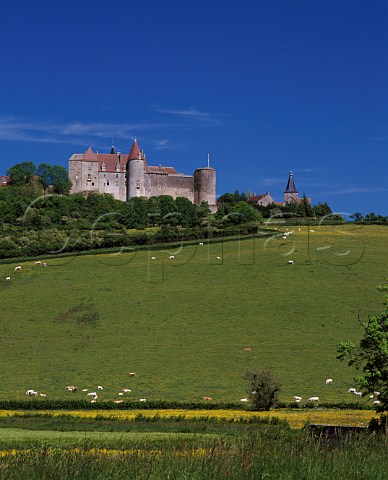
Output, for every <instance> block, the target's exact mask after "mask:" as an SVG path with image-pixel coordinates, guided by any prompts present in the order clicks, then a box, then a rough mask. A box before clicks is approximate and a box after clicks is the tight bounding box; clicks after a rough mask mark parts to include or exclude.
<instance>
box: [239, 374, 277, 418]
mask: <svg viewBox="0 0 388 480" xmlns="http://www.w3.org/2000/svg"><path fill="white" fill-rule="evenodd" d="M244 380H247V381H248V382H249V389H248V395H249V397H250V399H251V400H252V403H253V405H254V407H255V409H256V410H266V411H268V410H269V409H270V408H271V407H274V406H275V405H276V403H277V401H278V396H279V392H280V388H281V384H280V382H279V380H278V378H277V377H276V376H275V374H274V373H273V372H272V370H271V369H270V368H263V369H261V370H259V371H257V370H247V372H246V373H245V375H244Z"/></svg>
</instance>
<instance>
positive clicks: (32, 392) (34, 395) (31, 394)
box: [26, 389, 38, 397]
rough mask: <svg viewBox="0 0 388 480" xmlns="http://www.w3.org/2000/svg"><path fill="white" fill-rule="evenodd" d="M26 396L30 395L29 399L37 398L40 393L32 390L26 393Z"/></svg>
mask: <svg viewBox="0 0 388 480" xmlns="http://www.w3.org/2000/svg"><path fill="white" fill-rule="evenodd" d="M26 395H28V396H29V397H36V395H38V392H36V391H35V390H32V389H31V390H27V391H26Z"/></svg>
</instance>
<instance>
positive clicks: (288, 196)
mask: <svg viewBox="0 0 388 480" xmlns="http://www.w3.org/2000/svg"><path fill="white" fill-rule="evenodd" d="M302 200H303V198H299V196H298V190H297V189H296V186H295V181H294V175H293V173H292V170H290V174H289V176H288V181H287V186H286V189H285V191H284V194H283V201H281V202H275V201H274V199H273V198H272V197H271V195H270V194H269V192H267V193H264V194H262V195H256V194H255V195H253V196H252V197H249V198H248V202H249V203H257V204H258V205H261V206H262V207H266V206H268V205H271V204H274V205H276V206H278V207H284V206H285V205H289V204H291V203H295V204H296V205H299V204H300V203H302ZM306 200H307V202H308V203H309V204H311V198H306Z"/></svg>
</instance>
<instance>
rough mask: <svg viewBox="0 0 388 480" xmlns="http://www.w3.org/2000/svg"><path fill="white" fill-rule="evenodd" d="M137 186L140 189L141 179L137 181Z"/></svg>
mask: <svg viewBox="0 0 388 480" xmlns="http://www.w3.org/2000/svg"><path fill="white" fill-rule="evenodd" d="M136 188H137V189H138V190H140V180H137V181H136Z"/></svg>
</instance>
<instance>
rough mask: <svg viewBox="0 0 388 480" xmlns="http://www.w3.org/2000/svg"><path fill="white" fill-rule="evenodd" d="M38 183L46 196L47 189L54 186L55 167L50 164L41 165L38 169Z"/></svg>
mask: <svg viewBox="0 0 388 480" xmlns="http://www.w3.org/2000/svg"><path fill="white" fill-rule="evenodd" d="M36 174H37V176H38V182H39V183H40V184H41V185H42V188H43V193H44V194H46V192H47V189H48V188H49V186H50V185H52V184H53V167H52V166H51V165H49V164H48V163H41V164H40V165H39V166H38V168H37V169H36Z"/></svg>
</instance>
